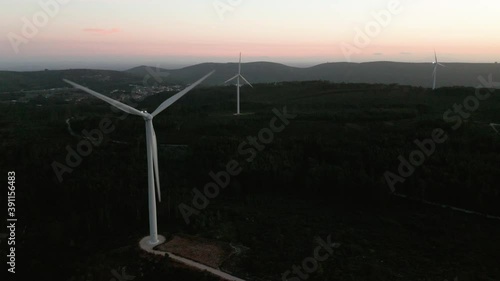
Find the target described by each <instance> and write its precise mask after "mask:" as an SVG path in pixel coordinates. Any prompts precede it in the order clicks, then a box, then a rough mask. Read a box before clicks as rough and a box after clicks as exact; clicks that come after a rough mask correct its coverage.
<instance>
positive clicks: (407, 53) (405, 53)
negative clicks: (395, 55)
mask: <svg viewBox="0 0 500 281" xmlns="http://www.w3.org/2000/svg"><path fill="white" fill-rule="evenodd" d="M399 54H400V55H403V56H409V55H412V53H410V52H401V53H399Z"/></svg>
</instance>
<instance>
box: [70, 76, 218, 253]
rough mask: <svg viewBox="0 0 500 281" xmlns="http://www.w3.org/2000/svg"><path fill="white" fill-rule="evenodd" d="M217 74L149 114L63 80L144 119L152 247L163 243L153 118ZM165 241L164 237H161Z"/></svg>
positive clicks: (173, 97)
mask: <svg viewBox="0 0 500 281" xmlns="http://www.w3.org/2000/svg"><path fill="white" fill-rule="evenodd" d="M214 72H215V70H214V71H212V72H210V73H209V74H207V75H205V76H204V77H203V78H201V79H200V80H198V81H196V82H195V83H194V84H191V85H190V86H189V87H187V88H186V89H184V90H182V91H180V92H179V93H177V94H175V95H173V96H172V97H170V98H169V99H167V100H166V101H164V102H163V103H162V104H161V105H160V106H159V107H158V108H157V109H156V110H155V111H154V112H153V113H148V112H147V111H139V110H137V109H135V108H133V107H131V106H129V105H126V104H123V103H121V102H119V101H116V100H114V99H111V98H109V97H107V96H105V95H102V94H100V93H98V92H95V91H92V90H90V89H88V88H86V87H83V86H81V85H78V84H76V83H74V82H71V81H69V80H66V79H63V81H64V82H66V83H68V84H70V85H72V86H73V87H75V88H76V89H80V90H82V91H84V92H87V93H89V94H91V95H93V96H95V97H97V98H99V99H101V100H103V101H105V102H107V103H109V104H111V105H112V106H114V107H116V108H118V109H121V110H122V111H124V112H126V113H129V114H132V115H137V116H140V117H142V118H144V121H145V122H146V147H147V160H148V203H149V236H148V237H145V239H147V240H148V243H149V244H150V245H158V244H160V243H161V242H162V241H160V240H159V239H158V229H157V224H156V198H155V183H156V191H157V192H158V201H159V202H161V192H160V177H159V171H158V170H159V169H158V148H157V143H156V134H155V130H154V128H153V118H154V117H155V116H156V115H158V114H159V113H160V112H162V111H163V110H165V109H166V108H167V107H169V106H171V105H172V104H173V103H174V102H176V101H177V100H178V99H180V98H181V97H182V96H184V95H185V94H187V93H188V92H189V91H191V90H192V89H193V88H194V87H196V86H197V85H198V84H200V83H201V82H203V80H205V79H207V78H208V77H209V76H210V75H212V74H213V73H214ZM161 239H162V240H164V238H163V237H161Z"/></svg>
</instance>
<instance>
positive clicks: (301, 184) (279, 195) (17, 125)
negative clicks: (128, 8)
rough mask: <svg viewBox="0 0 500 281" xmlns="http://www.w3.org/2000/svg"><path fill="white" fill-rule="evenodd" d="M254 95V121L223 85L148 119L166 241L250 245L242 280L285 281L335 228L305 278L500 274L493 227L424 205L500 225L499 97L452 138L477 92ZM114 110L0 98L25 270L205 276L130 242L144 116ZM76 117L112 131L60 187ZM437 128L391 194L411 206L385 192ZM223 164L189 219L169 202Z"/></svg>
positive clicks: (78, 122) (141, 204)
mask: <svg viewBox="0 0 500 281" xmlns="http://www.w3.org/2000/svg"><path fill="white" fill-rule="evenodd" d="M75 75H76V74H75ZM75 78H77V77H76V76H75ZM75 80H77V81H78V79H75ZM19 83H20V82H19ZM104 84H105V83H104V82H103V83H97V84H96V87H97V90H106V89H105V88H102V85H104ZM255 86H256V87H255V89H251V88H248V87H245V88H243V89H242V111H243V112H252V113H253V114H251V115H245V116H240V117H234V116H233V115H232V113H233V112H234V109H235V93H234V92H235V90H234V87H231V86H228V87H211V88H203V89H198V90H195V91H193V92H192V93H190V94H188V95H187V96H185V97H184V98H183V99H182V100H180V101H179V102H178V103H176V104H175V105H173V106H172V107H171V108H169V109H168V110H166V111H165V112H163V113H162V114H160V115H158V116H157V117H156V118H155V120H154V125H155V129H156V133H157V137H158V142H159V144H160V151H159V154H160V155H159V161H160V163H159V164H160V169H161V172H160V174H161V183H162V191H163V199H164V200H163V203H161V204H159V205H158V212H159V230H160V232H161V233H163V234H164V235H168V234H170V233H176V232H181V233H182V232H183V233H189V234H192V235H200V236H203V237H207V238H214V239H220V240H223V241H228V242H233V243H241V244H243V245H245V246H247V247H249V248H250V250H251V251H250V254H249V257H248V259H247V261H246V262H245V268H244V269H245V272H246V274H248V276H250V279H256V280H280V279H281V273H283V272H285V271H286V270H290V269H291V267H292V265H294V264H299V263H301V262H302V260H303V259H304V258H306V257H309V256H311V255H312V250H313V249H314V247H315V245H316V244H315V242H314V238H315V237H321V238H323V239H325V238H326V237H327V236H328V235H330V234H331V235H332V238H333V240H334V241H335V242H339V243H341V246H340V247H339V249H338V251H337V252H335V254H334V255H333V256H332V257H330V258H329V259H328V260H327V261H325V262H323V263H322V264H321V266H320V269H319V270H318V271H317V272H315V273H314V274H312V275H311V276H310V278H309V279H308V280H440V281H442V280H445V279H448V280H451V279H453V278H454V277H455V276H459V277H460V279H459V280H500V271H499V269H498V261H500V240H499V239H498V237H499V235H500V221H498V220H490V219H485V218H482V217H479V216H473V215H466V214H462V213H456V212H452V211H449V210H443V209H440V208H436V207H431V206H427V205H423V204H420V203H418V201H420V200H424V199H425V200H428V201H432V202H438V203H442V204H449V205H453V206H456V207H460V208H465V209H470V210H474V211H478V212H481V213H487V214H491V215H497V216H500V204H499V203H500V188H499V185H498V182H499V181H500V167H499V163H500V137H499V136H498V135H497V134H496V133H495V132H494V131H493V130H492V129H491V128H490V127H489V126H488V124H489V123H490V122H499V123H500V110H499V109H500V97H499V96H498V92H495V93H494V94H493V95H492V97H491V98H489V99H488V100H486V101H483V102H481V104H480V107H479V109H478V110H477V111H476V112H474V113H473V114H472V116H471V117H470V118H469V120H468V122H466V123H464V125H463V126H462V127H461V128H460V129H458V130H456V131H454V130H452V129H451V128H450V124H448V123H446V122H444V121H443V113H444V112H445V111H446V110H448V109H450V108H452V106H453V104H455V103H462V101H463V100H464V99H465V98H466V97H467V96H469V95H472V94H474V89H473V88H441V89H439V90H438V91H436V92H431V91H429V90H427V89H423V88H417V87H409V86H398V85H369V84H331V83H328V82H322V81H315V82H291V83H281V84H277V85H275V84H258V85H255ZM167 96H168V94H160V95H157V96H153V97H149V98H147V99H146V100H144V101H142V102H141V103H140V105H139V106H138V108H141V109H148V110H149V111H152V110H154V109H155V108H156V106H158V105H159V104H160V103H161V102H162V101H163V100H164V99H165V98H166V97H167ZM37 105H41V106H37ZM284 106H286V107H287V109H288V111H289V112H291V113H293V114H296V115H297V117H296V118H295V119H294V120H293V121H292V122H291V124H290V125H289V126H288V127H287V128H286V129H285V130H284V131H283V132H282V133H279V134H276V136H275V139H274V141H273V142H272V143H271V144H269V145H267V146H266V149H265V150H264V151H262V152H259V153H258V155H257V157H256V158H255V160H254V161H253V162H251V163H247V162H246V161H245V160H244V159H245V158H246V157H245V156H242V155H239V154H238V145H239V144H240V143H241V142H242V141H245V140H246V137H247V136H255V135H257V133H258V132H259V130H260V129H262V128H265V127H268V124H269V121H270V120H271V118H272V117H273V113H272V109H273V108H277V109H279V110H281V109H282V108H283V107H284ZM120 116H121V114H116V113H113V112H112V111H111V110H110V107H109V106H108V105H107V104H105V103H101V102H99V101H95V102H94V101H93V102H92V104H89V103H79V104H74V103H70V102H66V101H64V100H58V97H57V96H55V97H51V98H49V99H43V98H39V99H38V100H36V101H31V102H30V103H27V104H8V103H4V104H0V139H1V141H2V143H1V147H0V154H1V155H2V161H1V163H0V168H1V171H2V173H4V172H6V171H10V170H14V171H15V172H16V175H17V181H16V186H17V200H18V204H19V205H18V206H17V209H18V216H19V217H20V218H22V220H21V222H20V223H19V224H20V227H19V229H18V233H20V234H18V235H19V237H18V241H20V242H19V243H20V245H18V248H19V251H20V252H19V256H20V257H19V262H18V270H19V271H20V272H22V271H24V272H27V271H32V272H37V273H38V275H37V276H39V277H40V278H42V277H43V276H52V277H53V276H54V275H57V276H58V279H63V280H110V279H111V278H113V276H112V274H111V270H112V269H116V268H119V267H122V266H127V272H129V273H130V275H135V276H136V280H160V279H161V280H214V279H213V278H212V277H210V276H204V277H203V276H200V273H196V272H191V271H189V270H187V269H184V268H182V267H181V268H179V267H175V268H174V267H172V264H171V263H169V262H167V261H166V259H156V258H150V257H145V256H143V255H141V254H140V252H139V250H138V249H137V246H136V244H135V242H136V241H138V240H139V239H140V238H141V237H142V236H144V235H146V234H147V230H148V214H147V195H146V194H147V188H146V186H147V178H146V169H147V167H146V159H145V157H146V155H145V144H144V136H145V135H144V122H143V120H142V119H141V118H138V117H135V116H128V117H127V118H125V119H124V120H121V119H120V118H119V117H120ZM70 117H74V118H75V119H74V120H73V121H72V128H73V130H74V131H76V132H81V131H82V130H92V129H96V128H98V127H99V122H100V120H102V118H104V117H108V118H111V119H112V120H113V124H114V126H116V129H115V131H114V132H112V133H111V134H108V135H106V136H105V141H104V143H103V144H102V145H100V146H99V147H94V148H93V152H92V154H91V155H89V156H87V157H83V162H82V164H81V165H79V166H78V167H76V168H75V169H74V171H73V172H72V173H66V174H64V176H63V177H64V181H63V182H62V183H60V182H58V180H57V177H56V175H55V173H54V171H53V169H52V167H51V164H52V163H53V161H58V162H60V163H62V164H65V157H66V154H67V151H66V146H68V145H69V146H70V147H72V148H76V145H77V143H78V142H79V139H78V138H75V137H73V136H71V135H70V134H69V133H68V131H67V128H66V123H65V120H66V119H67V118H70ZM435 128H443V129H444V130H445V131H446V132H447V133H448V135H449V140H448V141H447V142H445V143H444V144H441V145H438V147H437V149H436V152H435V154H433V155H432V156H431V157H430V158H429V159H427V160H426V162H425V163H424V165H423V166H421V167H418V168H417V169H416V172H415V173H414V175H413V176H411V177H409V178H408V179H407V180H406V182H404V183H402V184H398V185H397V186H396V187H397V191H398V192H399V193H402V194H407V195H408V196H410V197H411V198H413V199H415V201H405V200H404V199H401V198H397V197H394V196H392V195H391V194H390V190H389V187H388V185H387V184H386V182H385V179H384V173H385V172H386V171H387V170H390V171H392V172H395V173H397V168H398V165H399V161H398V156H399V155H403V156H404V157H406V158H407V157H408V155H409V154H410V152H411V151H413V150H415V149H416V146H415V145H414V144H413V141H414V140H415V139H420V140H423V139H425V138H429V137H430V136H431V133H432V130H433V129H435ZM112 140H114V141H120V142H123V143H116V142H112ZM172 144H175V145H186V146H172ZM231 159H235V160H237V161H239V162H240V163H241V164H242V166H243V172H242V173H241V174H240V175H239V176H237V177H234V178H232V179H231V184H230V185H229V186H228V187H227V188H226V189H224V190H223V191H222V192H221V194H220V196H218V197H217V198H215V199H213V200H211V201H210V205H209V206H208V207H207V209H205V210H204V211H202V212H201V214H200V215H198V216H193V217H192V222H191V224H189V225H186V224H185V223H184V220H183V219H182V216H181V215H180V213H179V209H178V205H179V204H180V203H188V204H191V203H190V202H191V199H192V196H193V194H192V192H191V191H192V189H193V188H199V189H202V188H203V186H204V185H205V184H206V183H208V182H209V181H210V178H209V176H208V174H209V172H210V171H214V172H217V171H220V170H223V169H224V166H225V165H226V163H227V162H228V161H229V160H231ZM2 196H3V195H2ZM4 249H5V247H2V249H1V250H2V251H4ZM2 255H4V253H3V252H2ZM49 257H50V258H49ZM89 275H91V276H92V277H89ZM85 278H86V279H85ZM89 278H90V279H89ZM203 278H205V279H203Z"/></svg>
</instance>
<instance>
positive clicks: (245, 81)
mask: <svg viewBox="0 0 500 281" xmlns="http://www.w3.org/2000/svg"><path fill="white" fill-rule="evenodd" d="M240 78H241V79H243V81H245V82H246V83H247V84H248V85H250V87H252V88H253V86H252V84H250V82H248V81H247V79H245V77H243V76H241V75H240Z"/></svg>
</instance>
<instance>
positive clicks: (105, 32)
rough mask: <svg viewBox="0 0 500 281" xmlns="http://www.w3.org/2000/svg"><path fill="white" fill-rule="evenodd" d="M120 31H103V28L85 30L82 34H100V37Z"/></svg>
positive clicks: (112, 29) (115, 29) (113, 29)
mask: <svg viewBox="0 0 500 281" xmlns="http://www.w3.org/2000/svg"><path fill="white" fill-rule="evenodd" d="M120 31H121V30H120V29H118V28H110V29H103V28H85V29H84V30H83V32H88V33H93V34H101V35H107V34H113V33H118V32H120Z"/></svg>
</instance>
